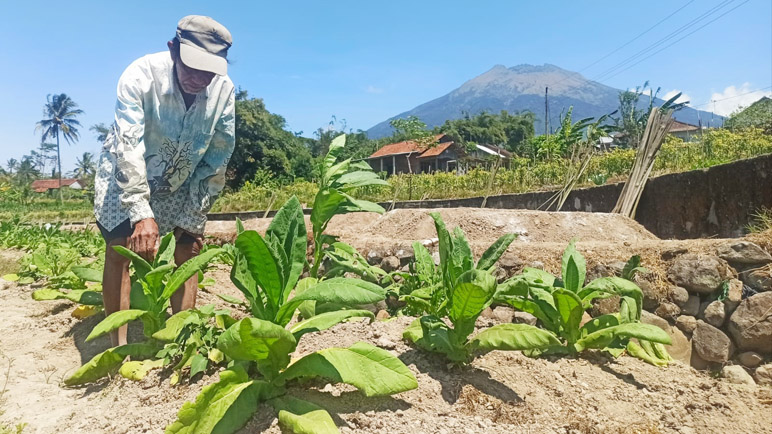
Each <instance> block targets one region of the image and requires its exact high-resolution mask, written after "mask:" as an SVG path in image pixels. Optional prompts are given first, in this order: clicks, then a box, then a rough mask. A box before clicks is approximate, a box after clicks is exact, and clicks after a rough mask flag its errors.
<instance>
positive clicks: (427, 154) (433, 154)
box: [418, 142, 453, 158]
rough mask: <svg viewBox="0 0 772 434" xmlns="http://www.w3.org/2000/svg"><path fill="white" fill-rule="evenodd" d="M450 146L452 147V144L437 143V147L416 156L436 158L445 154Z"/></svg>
mask: <svg viewBox="0 0 772 434" xmlns="http://www.w3.org/2000/svg"><path fill="white" fill-rule="evenodd" d="M451 146H453V142H444V143H438V144H437V146H433V147H431V148H429V149H427V150H425V151H423V152H422V153H421V155H419V156H418V158H427V157H436V156H438V155H440V154H442V153H443V152H445V151H446V150H447V149H448V148H450V147H451Z"/></svg>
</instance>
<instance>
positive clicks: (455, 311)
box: [448, 270, 496, 323]
mask: <svg viewBox="0 0 772 434" xmlns="http://www.w3.org/2000/svg"><path fill="white" fill-rule="evenodd" d="M495 289H496V279H495V278H494V277H493V276H491V275H490V273H488V272H486V271H480V270H471V271H468V272H466V273H464V274H463V275H461V276H460V277H459V279H458V283H457V284H456V287H455V288H454V289H453V293H452V294H451V308H450V312H449V315H448V316H449V317H450V319H451V320H452V321H453V322H454V323H455V322H457V321H461V320H464V319H470V318H477V316H478V315H479V314H480V312H482V310H483V309H485V308H486V307H487V306H488V305H489V304H490V300H491V298H492V297H493V292H494V291H495Z"/></svg>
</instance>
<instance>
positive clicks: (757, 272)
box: [740, 267, 772, 292]
mask: <svg viewBox="0 0 772 434" xmlns="http://www.w3.org/2000/svg"><path fill="white" fill-rule="evenodd" d="M740 280H742V281H743V283H745V284H746V285H748V286H750V287H751V288H753V289H755V290H756V291H758V292H768V291H772V270H770V268H769V267H763V268H754V269H753V270H747V271H743V272H742V273H740Z"/></svg>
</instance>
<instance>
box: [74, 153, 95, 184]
mask: <svg viewBox="0 0 772 434" xmlns="http://www.w3.org/2000/svg"><path fill="white" fill-rule="evenodd" d="M94 173H96V163H95V162H94V155H93V154H92V153H91V152H84V153H83V156H82V157H80V158H78V159H76V161H75V170H73V171H72V176H73V177H74V178H78V179H91V177H92V176H94Z"/></svg>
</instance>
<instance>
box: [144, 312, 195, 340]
mask: <svg viewBox="0 0 772 434" xmlns="http://www.w3.org/2000/svg"><path fill="white" fill-rule="evenodd" d="M197 317H198V315H197V314H196V312H195V311H193V310H183V311H182V312H177V313H175V314H174V315H172V316H170V317H169V319H167V320H166V324H165V326H164V328H162V329H161V330H159V331H157V332H155V333H153V336H152V337H153V339H157V340H159V341H164V342H174V340H175V339H177V336H179V334H180V332H181V331H182V329H183V327H185V325H186V324H188V323H189V322H190V320H191V319H192V318H197Z"/></svg>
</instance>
